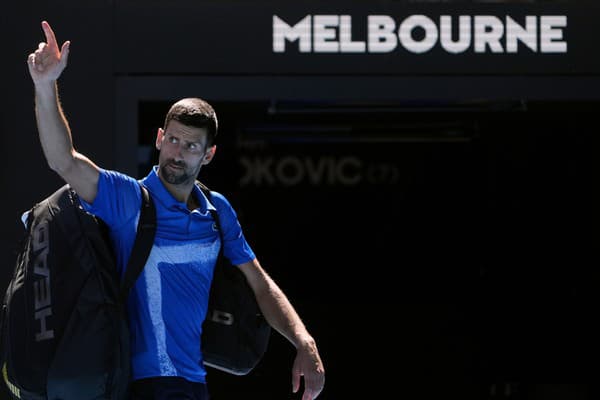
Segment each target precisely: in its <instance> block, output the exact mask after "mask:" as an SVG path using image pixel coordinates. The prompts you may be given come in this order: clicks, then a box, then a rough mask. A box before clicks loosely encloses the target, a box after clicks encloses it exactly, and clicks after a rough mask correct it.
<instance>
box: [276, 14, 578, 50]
mask: <svg viewBox="0 0 600 400" xmlns="http://www.w3.org/2000/svg"><path fill="white" fill-rule="evenodd" d="M352 27H353V24H352V16H350V15H314V16H311V15H307V16H305V17H304V18H303V19H302V20H300V21H299V22H298V23H296V24H295V25H290V24H288V23H286V22H285V21H283V20H282V19H281V18H279V17H278V16H276V15H274V16H273V52H275V53H283V52H285V51H286V50H287V47H286V44H287V42H298V47H297V48H298V51H299V52H300V53H310V52H314V53H390V52H392V51H395V50H397V49H398V45H399V44H400V48H401V49H404V50H406V51H408V52H411V53H416V54H423V53H426V52H428V51H430V50H432V49H433V48H434V47H435V46H436V45H439V47H440V48H441V49H442V50H444V51H446V52H448V53H451V54H459V53H464V52H466V51H467V50H469V49H472V51H473V52H474V53H504V52H506V53H511V54H514V53H517V52H519V50H520V49H528V50H529V51H531V52H534V53H537V52H541V53H566V52H567V42H566V41H565V40H564V29H565V28H566V27H567V17H566V16H564V15H542V16H535V15H527V16H525V25H524V26H523V25H521V24H519V23H518V22H516V21H515V19H514V18H512V17H510V16H508V15H507V16H505V17H504V20H502V19H501V18H499V17H497V16H494V15H475V16H469V15H460V16H450V15H441V16H439V20H438V21H435V20H434V19H432V18H430V17H428V16H426V15H409V16H407V17H406V18H404V19H402V20H399V24H396V21H395V20H394V19H393V18H392V17H391V16H389V15H369V16H367V29H366V35H367V37H366V38H364V39H365V40H360V39H358V38H355V37H353V34H352V32H353V29H352ZM396 27H398V28H396ZM521 44H522V46H521Z"/></svg>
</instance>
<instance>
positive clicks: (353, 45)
mask: <svg viewBox="0 0 600 400" xmlns="http://www.w3.org/2000/svg"><path fill="white" fill-rule="evenodd" d="M365 48H366V44H365V42H353V41H352V17H351V16H349V15H342V16H341V17H340V50H341V52H342V53H364V52H365Z"/></svg>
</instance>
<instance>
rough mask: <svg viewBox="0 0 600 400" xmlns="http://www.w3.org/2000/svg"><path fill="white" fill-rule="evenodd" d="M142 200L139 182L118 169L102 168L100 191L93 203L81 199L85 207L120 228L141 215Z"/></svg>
mask: <svg viewBox="0 0 600 400" xmlns="http://www.w3.org/2000/svg"><path fill="white" fill-rule="evenodd" d="M141 201H142V197H141V192H140V189H139V184H138V182H137V181H136V180H135V179H133V178H132V177H130V176H127V175H125V174H122V173H120V172H116V171H109V170H105V169H101V170H100V177H99V180H98V193H97V194H96V198H95V199H94V202H93V203H91V204H90V203H87V202H86V201H84V200H81V204H82V206H83V208H84V209H85V210H86V211H88V212H89V213H91V214H94V215H95V216H97V217H99V218H101V219H102V220H103V221H104V222H105V223H106V224H107V225H108V226H109V227H110V229H111V230H118V229H119V228H120V227H121V226H123V225H124V224H126V223H129V222H130V221H131V219H132V218H137V217H138V216H139V211H140V204H141Z"/></svg>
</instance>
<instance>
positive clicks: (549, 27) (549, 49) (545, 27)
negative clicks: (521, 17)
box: [540, 15, 567, 53]
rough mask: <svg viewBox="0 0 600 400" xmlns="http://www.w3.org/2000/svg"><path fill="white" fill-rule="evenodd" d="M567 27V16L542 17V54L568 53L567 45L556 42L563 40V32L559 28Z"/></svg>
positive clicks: (562, 42)
mask: <svg viewBox="0 0 600 400" xmlns="http://www.w3.org/2000/svg"><path fill="white" fill-rule="evenodd" d="M566 26H567V16H566V15H557V16H549V15H545V16H542V17H541V19H540V49H541V51H542V53H566V52H567V43H566V42H564V41H555V39H562V37H563V32H562V30H561V29H559V28H564V27H566Z"/></svg>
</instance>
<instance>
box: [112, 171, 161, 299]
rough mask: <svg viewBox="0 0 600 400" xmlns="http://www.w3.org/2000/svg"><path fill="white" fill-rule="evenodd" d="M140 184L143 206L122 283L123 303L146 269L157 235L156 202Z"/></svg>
mask: <svg viewBox="0 0 600 400" xmlns="http://www.w3.org/2000/svg"><path fill="white" fill-rule="evenodd" d="M138 183H139V185H140V190H141V192H142V205H141V209H140V218H139V221H138V225H137V233H136V236H135V241H134V243H133V249H132V250H131V256H130V257H129V262H128V263H127V268H126V269H125V275H124V277H123V280H122V281H121V302H125V300H126V299H127V295H128V294H129V290H130V289H131V288H132V287H133V285H134V284H135V281H136V280H137V278H138V276H139V275H140V273H141V272H142V270H143V269H144V265H145V264H146V261H147V259H148V256H149V255H150V250H152V245H153V244H154V235H155V234H156V209H155V206H154V201H153V200H152V196H150V193H148V189H146V188H145V187H144V185H142V184H141V183H140V182H138Z"/></svg>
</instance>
